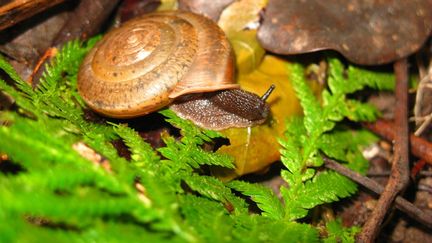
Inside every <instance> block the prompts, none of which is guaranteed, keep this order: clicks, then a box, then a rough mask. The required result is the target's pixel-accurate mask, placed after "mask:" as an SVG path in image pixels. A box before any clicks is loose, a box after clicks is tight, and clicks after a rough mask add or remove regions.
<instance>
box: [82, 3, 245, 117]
mask: <svg viewBox="0 0 432 243" xmlns="http://www.w3.org/2000/svg"><path fill="white" fill-rule="evenodd" d="M233 76H234V61H233V54H232V50H231V47H230V44H229V42H228V40H227V39H226V37H225V35H224V34H223V32H222V30H221V29H220V28H219V27H218V26H217V25H216V24H214V23H213V22H212V21H211V20H210V19H207V18H205V17H203V16H200V15H197V14H193V13H190V12H181V11H169V12H157V13H152V14H149V15H145V16H142V17H139V18H136V19H133V20H131V21H128V22H126V23H125V24H124V25H123V26H121V27H120V28H117V29H114V30H112V31H110V32H109V33H108V34H106V35H105V36H104V37H103V38H102V40H100V41H99V42H98V43H97V44H96V46H95V47H94V48H93V49H92V50H91V51H90V52H89V53H88V55H87V56H86V57H85V59H84V61H83V63H82V64H81V67H80V71H79V73H78V91H79V93H80V94H81V96H82V98H83V99H84V101H85V102H86V103H87V105H88V106H90V108H92V109H93V110H95V111H97V112H99V113H102V114H104V115H106V116H110V117H117V118H128V117H135V116H140V115H144V114H148V113H150V112H153V111H155V110H158V109H160V108H162V107H164V106H166V105H168V104H170V103H171V102H172V101H173V99H175V98H177V97H179V96H181V95H185V94H190V93H201V92H211V91H217V90H226V89H234V88H238V87H239V86H238V85H237V84H235V83H234V77H233Z"/></svg>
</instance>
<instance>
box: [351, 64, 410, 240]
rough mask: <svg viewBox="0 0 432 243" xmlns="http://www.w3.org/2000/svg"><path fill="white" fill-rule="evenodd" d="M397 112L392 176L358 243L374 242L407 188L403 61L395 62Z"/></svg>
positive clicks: (406, 111) (406, 74)
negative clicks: (391, 208)
mask: <svg viewBox="0 0 432 243" xmlns="http://www.w3.org/2000/svg"><path fill="white" fill-rule="evenodd" d="M394 70H395V74H396V90H395V95H396V112H395V131H396V137H395V140H394V141H395V143H394V156H393V161H392V169H391V176H390V178H389V180H388V182H387V185H386V186H385V188H384V191H383V193H382V194H381V196H380V198H379V199H378V203H377V205H376V207H375V209H374V210H373V212H372V214H371V216H370V217H369V219H368V220H367V221H366V223H365V225H364V226H363V228H362V231H361V232H360V234H359V236H358V238H357V239H358V241H359V242H373V241H374V240H375V238H376V236H377V234H378V232H379V230H380V228H381V224H382V222H383V220H384V217H385V215H386V214H387V212H388V210H389V208H390V207H391V204H392V203H393V201H394V199H395V198H396V196H397V195H398V194H399V193H400V192H401V191H402V190H403V189H404V188H405V187H406V185H407V184H408V180H409V177H408V176H409V174H408V171H409V167H408V149H409V147H408V146H409V145H408V135H409V131H408V64H407V60H406V58H404V59H402V60H399V61H397V62H395V64H394Z"/></svg>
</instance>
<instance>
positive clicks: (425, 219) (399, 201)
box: [324, 157, 432, 228]
mask: <svg viewBox="0 0 432 243" xmlns="http://www.w3.org/2000/svg"><path fill="white" fill-rule="evenodd" d="M324 161H325V166H326V167H327V168H329V169H332V170H334V171H336V172H338V173H339V174H342V175H344V176H346V177H348V178H350V179H351V180H353V181H355V182H357V183H358V184H360V185H362V186H364V187H365V188H367V189H369V190H371V191H373V192H375V193H376V194H381V193H382V192H383V191H384V187H383V186H382V185H380V184H379V183H377V182H376V181H374V180H372V179H370V178H368V177H365V176H362V175H361V174H359V173H358V172H355V171H353V170H350V169H349V168H347V167H345V166H343V165H341V164H340V163H338V162H336V161H334V160H332V159H329V158H326V157H324ZM395 204H396V205H395V206H396V208H398V209H399V210H401V211H402V212H404V213H406V214H407V215H408V216H409V217H411V218H413V219H415V220H417V221H418V222H420V223H422V224H423V225H425V226H427V227H429V228H432V214H430V213H427V212H425V211H422V210H421V209H419V208H417V207H416V206H414V205H413V204H412V203H410V202H408V201H407V200H405V199H404V198H403V197H400V196H397V197H396V199H395Z"/></svg>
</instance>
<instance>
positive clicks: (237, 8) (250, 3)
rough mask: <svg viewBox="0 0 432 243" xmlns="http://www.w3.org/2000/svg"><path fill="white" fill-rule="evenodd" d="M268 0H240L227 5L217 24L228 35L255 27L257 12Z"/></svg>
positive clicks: (256, 24)
mask: <svg viewBox="0 0 432 243" xmlns="http://www.w3.org/2000/svg"><path fill="white" fill-rule="evenodd" d="M267 2H268V0H240V1H236V2H234V3H232V4H231V5H229V6H228V7H227V8H226V9H225V10H224V11H223V12H222V14H221V16H220V18H219V22H218V25H219V26H220V27H221V28H222V29H223V31H225V33H226V34H227V36H228V37H230V36H231V34H233V33H237V32H240V31H242V30H245V29H256V28H257V27H258V25H259V13H260V11H261V10H262V9H263V8H264V7H265V6H266V5H267Z"/></svg>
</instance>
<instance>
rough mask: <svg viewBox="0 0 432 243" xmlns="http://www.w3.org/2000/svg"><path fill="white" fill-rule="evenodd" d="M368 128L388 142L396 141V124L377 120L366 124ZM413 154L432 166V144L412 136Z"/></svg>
mask: <svg viewBox="0 0 432 243" xmlns="http://www.w3.org/2000/svg"><path fill="white" fill-rule="evenodd" d="M363 125H364V126H365V127H366V128H368V129H369V130H371V131H372V132H374V133H376V134H378V135H379V136H381V137H382V138H384V139H385V140H387V141H393V140H394V139H395V136H396V135H395V134H396V132H395V130H394V124H393V123H392V122H390V121H386V120H377V121H376V122H374V123H364V124H363ZM410 145H411V153H412V154H413V155H414V156H416V157H418V158H419V159H422V160H424V161H426V163H428V164H430V165H432V143H430V142H428V141H426V140H425V139H423V138H420V137H417V136H415V135H414V134H411V135H410Z"/></svg>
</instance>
